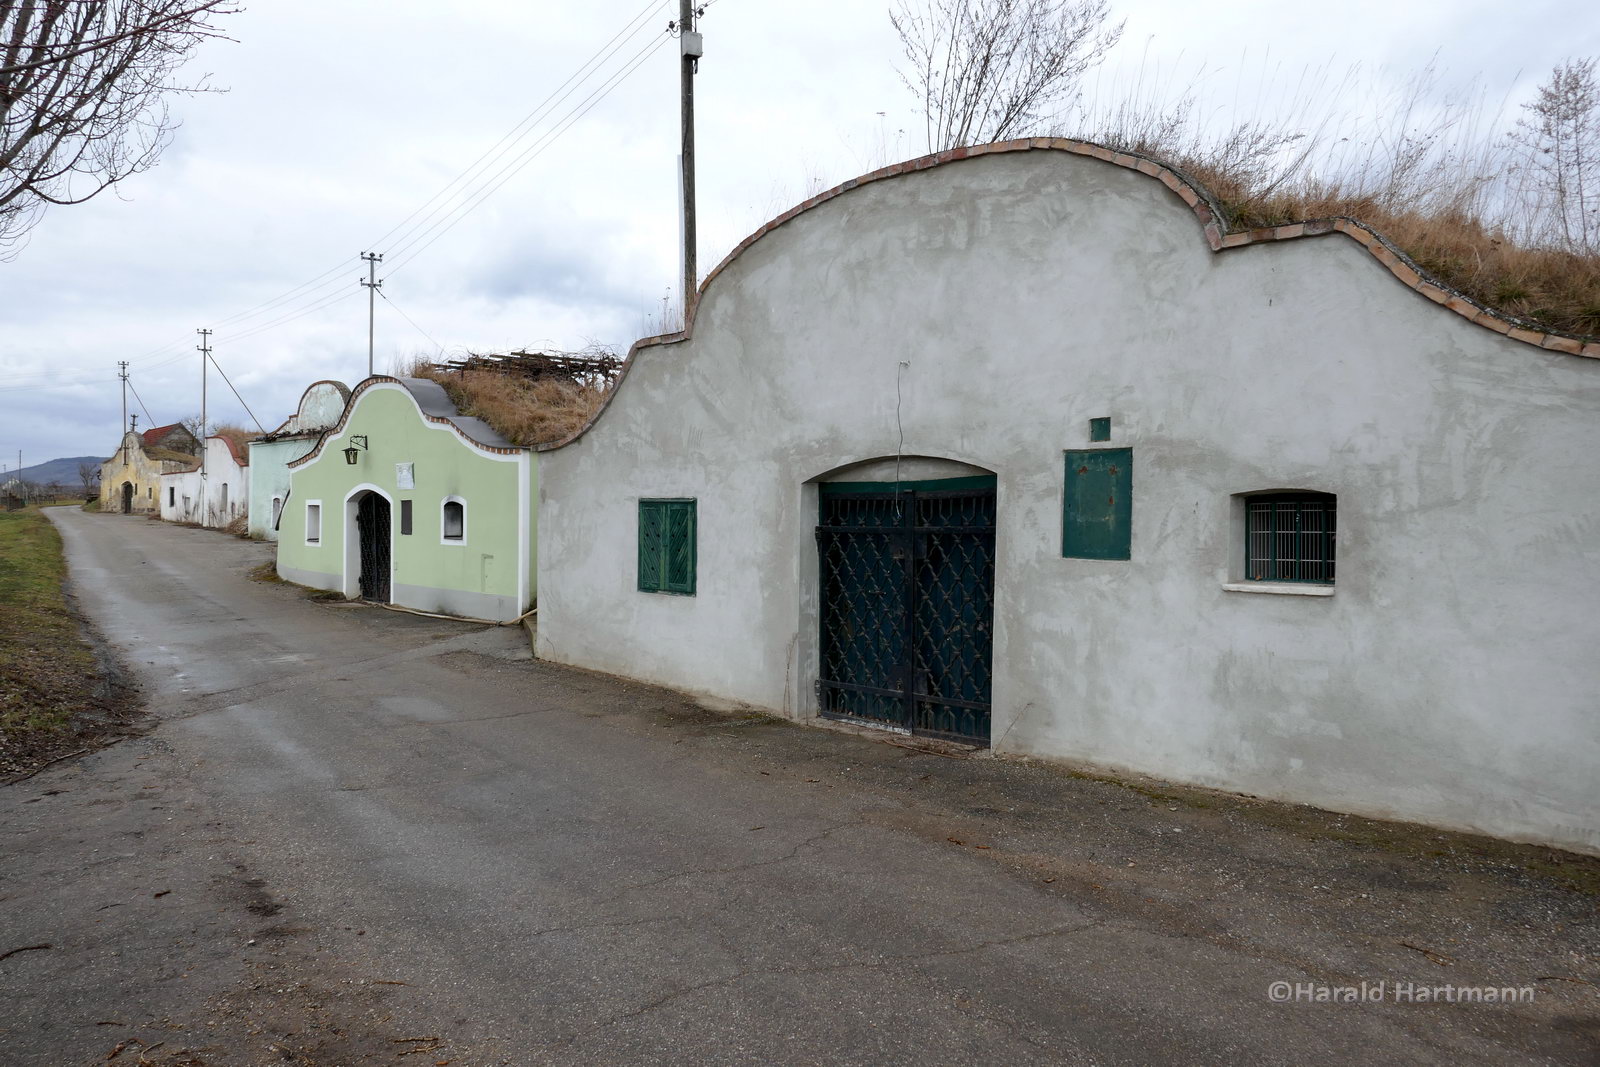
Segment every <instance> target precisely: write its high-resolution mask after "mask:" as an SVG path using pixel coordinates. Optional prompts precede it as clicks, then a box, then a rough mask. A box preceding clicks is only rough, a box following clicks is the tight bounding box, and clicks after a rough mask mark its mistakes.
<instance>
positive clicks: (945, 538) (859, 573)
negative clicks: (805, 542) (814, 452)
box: [817, 471, 996, 745]
mask: <svg viewBox="0 0 1600 1067" xmlns="http://www.w3.org/2000/svg"><path fill="white" fill-rule="evenodd" d="M873 473H876V472H873ZM939 473H942V471H940V472H939ZM817 488H818V503H819V505H820V509H819V510H820V514H819V516H818V524H817V565H818V566H817V578H818V593H819V594H820V596H819V608H820V611H819V613H818V614H819V616H820V618H819V622H820V624H821V627H820V634H819V638H820V641H819V645H818V680H817V696H818V700H819V711H820V713H821V714H822V715H823V716H825V717H827V718H833V719H841V720H845V721H853V722H858V723H864V724H869V725H875V726H883V727H888V728H890V729H896V730H903V731H906V732H908V733H913V734H922V735H926V736H930V737H941V738H947V739H949V740H954V741H962V742H965V743H968V744H979V745H985V744H988V743H989V721H990V706H991V696H990V690H991V681H992V678H993V659H994V572H995V566H994V546H995V517H996V512H995V478H994V476H993V475H992V474H986V475H976V476H965V477H953V478H951V477H944V478H940V477H934V478H921V479H917V480H909V479H900V480H890V481H876V480H875V481H830V482H823V483H821V484H820V485H819V486H818V487H817Z"/></svg>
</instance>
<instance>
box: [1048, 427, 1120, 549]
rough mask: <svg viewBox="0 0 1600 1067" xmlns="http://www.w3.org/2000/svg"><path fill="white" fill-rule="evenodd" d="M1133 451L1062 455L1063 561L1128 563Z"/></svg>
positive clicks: (1069, 453)
mask: <svg viewBox="0 0 1600 1067" xmlns="http://www.w3.org/2000/svg"><path fill="white" fill-rule="evenodd" d="M1132 535H1133V449H1131V448H1097V449H1085V450H1081V451H1072V452H1068V453H1067V473H1066V485H1065V492H1064V494H1063V501H1062V515H1061V554H1062V555H1063V556H1066V557H1067V558H1069V559H1131V558H1132Z"/></svg>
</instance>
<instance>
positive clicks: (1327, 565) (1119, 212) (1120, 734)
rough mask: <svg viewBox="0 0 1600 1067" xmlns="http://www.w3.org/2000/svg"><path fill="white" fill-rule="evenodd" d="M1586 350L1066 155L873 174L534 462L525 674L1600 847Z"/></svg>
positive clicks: (747, 264) (1353, 239) (1077, 149)
mask: <svg viewBox="0 0 1600 1067" xmlns="http://www.w3.org/2000/svg"><path fill="white" fill-rule="evenodd" d="M1596 355H1600V345H1589V346H1588V347H1587V348H1585V346H1584V345H1583V344H1582V343H1581V342H1577V341H1573V340H1570V339H1566V338H1561V337H1554V336H1546V335H1543V334H1539V333H1532V332H1528V331H1525V330H1521V329H1513V328H1512V326H1511V325H1510V324H1508V323H1506V322H1504V321H1502V320H1500V319H1499V318H1497V317H1496V316H1494V315H1492V314H1490V313H1487V312H1485V311H1483V310H1482V309H1479V308H1477V307H1476V306H1474V305H1472V304H1471V303H1470V302H1468V301H1466V300H1464V299H1461V298H1459V297H1456V296H1454V295H1453V294H1451V293H1449V292H1447V291H1445V290H1443V289H1441V288H1439V287H1437V286H1435V285H1433V284H1432V283H1431V282H1429V281H1428V280H1427V279H1425V278H1422V277H1420V276H1419V275H1418V274H1417V273H1416V272H1415V270H1414V269H1413V267H1412V266H1411V265H1409V264H1408V262H1407V261H1406V260H1405V259H1404V258H1403V257H1402V256H1399V255H1397V254H1396V253H1395V251H1394V250H1393V249H1392V248H1390V247H1389V246H1387V245H1386V244H1385V243H1384V242H1383V241H1382V240H1381V239H1380V238H1378V237H1376V236H1375V235H1373V234H1372V233H1370V232H1369V231H1367V230H1365V229H1364V228H1362V227H1360V226H1358V225H1355V224H1350V223H1347V222H1342V221H1341V222H1339V223H1338V224H1337V225H1335V224H1333V223H1325V224H1316V225H1313V224H1306V225H1296V226H1285V227H1279V228H1278V229H1276V230H1272V231H1266V232H1261V231H1257V232H1255V233H1253V234H1239V235H1227V236H1224V235H1223V234H1222V232H1221V230H1220V227H1219V226H1218V225H1217V222H1216V217H1215V215H1214V213H1213V208H1212V207H1211V206H1210V205H1209V203H1208V202H1207V200H1206V198H1205V196H1204V194H1202V193H1201V192H1199V191H1197V190H1195V189H1193V188H1191V187H1189V186H1188V185H1187V184H1185V182H1184V181H1183V180H1182V179H1180V178H1179V177H1178V176H1177V175H1175V174H1173V173H1171V172H1169V171H1166V170H1165V169H1163V168H1161V167H1159V166H1157V165H1155V164H1153V163H1150V162H1148V161H1143V160H1139V159H1135V158H1133V157H1129V156H1113V155H1112V153H1110V152H1107V151H1105V150H1103V149H1098V148H1094V147H1092V146H1087V145H1082V144H1078V143H1075V142H1066V141H1043V140H1034V141H1031V142H1029V141H1022V142H1011V143H1006V144H1002V145H996V146H985V147H984V148H982V149H973V150H968V151H961V152H957V153H947V154H945V155H944V156H941V157H939V158H937V159H928V160H922V161H918V162H915V163H911V164H905V165H902V166H899V167H894V168H887V169H886V170H884V171H881V172H878V173H877V174H874V175H869V176H868V177H867V178H864V179H860V180H858V181H855V182H850V183H846V185H845V186H841V187H840V188H839V189H837V190H834V191H832V192H831V193H826V194H823V195H822V196H820V197H817V198H814V199H813V200H812V201H808V202H807V203H806V204H804V205H801V207H800V208H797V209H796V210H794V211H791V212H789V213H788V214H786V215H785V216H782V217H780V218H779V219H777V220H775V221H774V222H773V223H771V224H769V225H768V226H767V227H765V228H764V229H763V230H762V231H761V232H759V233H758V234H756V235H755V236H754V237H752V238H751V239H750V240H748V241H746V242H745V243H744V244H743V245H741V246H740V248H739V249H737V250H735V252H734V253H733V254H732V255H730V256H729V257H728V259H727V260H725V261H724V262H723V264H722V265H721V266H720V267H718V269H717V270H716V271H715V272H713V274H712V276H711V277H710V278H709V279H708V280H707V281H706V283H705V285H704V287H703V288H702V290H701V293H700V297H699V301H698V303H697V305H696V306H695V308H694V311H693V317H692V320H691V326H690V328H689V330H688V331H687V332H686V333H684V334H681V335H672V336H668V337H662V338H653V339H650V340H647V341H643V342H640V344H639V345H638V346H636V348H635V353H634V357H633V358H632V359H631V360H630V362H629V364H628V370H627V372H626V375H625V377H624V379H623V381H622V383H621V384H620V386H619V387H618V389H617V391H616V392H615V393H614V394H613V397H612V400H611V402H610V405H609V406H608V407H607V408H606V410H605V411H604V412H603V413H602V414H601V415H600V416H599V418H598V419H597V420H595V422H594V423H593V424H592V425H591V426H590V427H589V428H588V429H587V431H586V432H582V433H580V434H579V435H578V436H577V437H575V439H573V440H572V441H570V442H568V443H566V444H564V445H563V446H560V447H557V448H555V449H554V450H551V451H548V452H546V453H544V454H543V455H542V456H541V457H540V490H541V502H540V540H539V552H538V587H539V594H540V595H539V612H540V626H539V633H538V653H539V655H540V656H542V657H544V658H547V659H551V660H556V661H560V662H564V663H571V664H576V665H579V666H582V667H587V668H593V669H597V670H602V671H607V672H611V673H615V674H620V675H626V676H630V677H634V678H639V679H644V680H646V681H650V682H654V683H660V684H663V685H669V686H674V687H677V688H680V689H684V690H688V691H690V692H695V693H700V694H706V695H712V696H716V697H720V698H724V699H729V700H734V701H739V702H744V703H747V704H749V705H753V706H756V707H760V708H766V709H770V710H772V711H775V712H778V713H780V714H783V715H787V716H790V717H793V718H796V719H801V720H806V719H811V718H813V717H815V716H818V715H821V714H826V715H830V716H832V717H837V718H841V719H845V720H849V721H854V722H857V723H862V724H867V725H877V726H880V727H882V728H886V729H896V730H912V731H915V732H921V733H931V734H935V735H942V736H954V737H961V738H965V739H967V740H970V741H972V742H974V743H977V744H980V745H988V746H990V747H992V748H993V749H994V750H996V751H998V752H1005V753H1012V754H1027V755H1035V756H1045V757H1055V758H1062V759H1068V760H1075V761H1084V762H1087V763H1091V764H1096V765H1100V766H1104V767H1108V768H1112V769H1121V770H1126V771H1134V772H1141V773H1145V774H1150V775H1156V776H1160V777H1163V778H1167V779H1171V780H1175V781H1181V782H1187V783H1195V784H1199V785H1203V786H1214V787H1220V788H1224V789H1229V790H1235V791H1239V792H1246V793H1251V794H1257V795H1261V796H1266V797H1273V798H1279V799H1284V800H1290V801H1300V802H1306V803H1311V804H1316V805H1320V806H1323V807H1328V808H1333V809H1336V810H1342V811H1349V812H1356V813H1361V814H1367V815H1374V816H1379V817H1399V818H1405V819H1410V820H1418V821H1422V822H1427V823H1432V824H1435V825H1439V826H1446V827H1454V828H1461V829H1468V830H1478V831H1484V832H1488V833H1493V834H1498V835H1502V836H1508V837H1513V838H1520V839H1528V840H1537V841H1543V842H1549V843H1553V844H1558V845H1562V846H1566V847H1570V848H1575V849H1580V850H1586V851H1590V852H1600V791H1597V790H1596V789H1595V787H1594V786H1595V780H1596V768H1597V767H1600V657H1597V656H1596V655H1595V649H1596V648H1600V607H1597V605H1600V535H1597V531H1600V463H1597V462H1596V457H1597V456H1600V359H1595V358H1590V357H1594V356H1596Z"/></svg>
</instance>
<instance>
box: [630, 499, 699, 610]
mask: <svg viewBox="0 0 1600 1067" xmlns="http://www.w3.org/2000/svg"><path fill="white" fill-rule="evenodd" d="M695 533H696V531H695V502H694V501H693V500H641V501H639V589H640V591H641V592H645V593H682V594H685V595H686V596H693V595H694V588H695V578H696V574H695V571H696V564H697V561H696V555H697V552H696V543H695Z"/></svg>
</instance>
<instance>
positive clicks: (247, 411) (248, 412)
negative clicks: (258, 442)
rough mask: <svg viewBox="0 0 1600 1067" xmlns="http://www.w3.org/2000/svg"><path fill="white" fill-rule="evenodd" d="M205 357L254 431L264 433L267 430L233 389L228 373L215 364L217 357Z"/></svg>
mask: <svg viewBox="0 0 1600 1067" xmlns="http://www.w3.org/2000/svg"><path fill="white" fill-rule="evenodd" d="M207 355H208V356H209V357H210V359H211V365H212V366H213V367H215V368H217V373H218V374H220V375H222V380H223V381H225V382H227V383H228V388H229V389H233V396H234V399H236V400H238V401H239V403H240V405H242V406H243V407H244V411H245V414H246V415H249V416H250V421H251V422H254V423H255V424H256V429H258V430H260V431H261V432H262V433H266V432H267V428H266V427H265V426H263V425H261V420H260V419H258V418H256V413H255V412H253V411H251V410H250V405H249V404H246V403H245V402H244V397H242V396H240V395H239V390H237V389H234V388H233V381H232V380H231V379H230V378H229V377H228V372H227V371H225V370H223V369H222V364H220V363H218V362H217V357H216V356H211V355H210V353H207Z"/></svg>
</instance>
